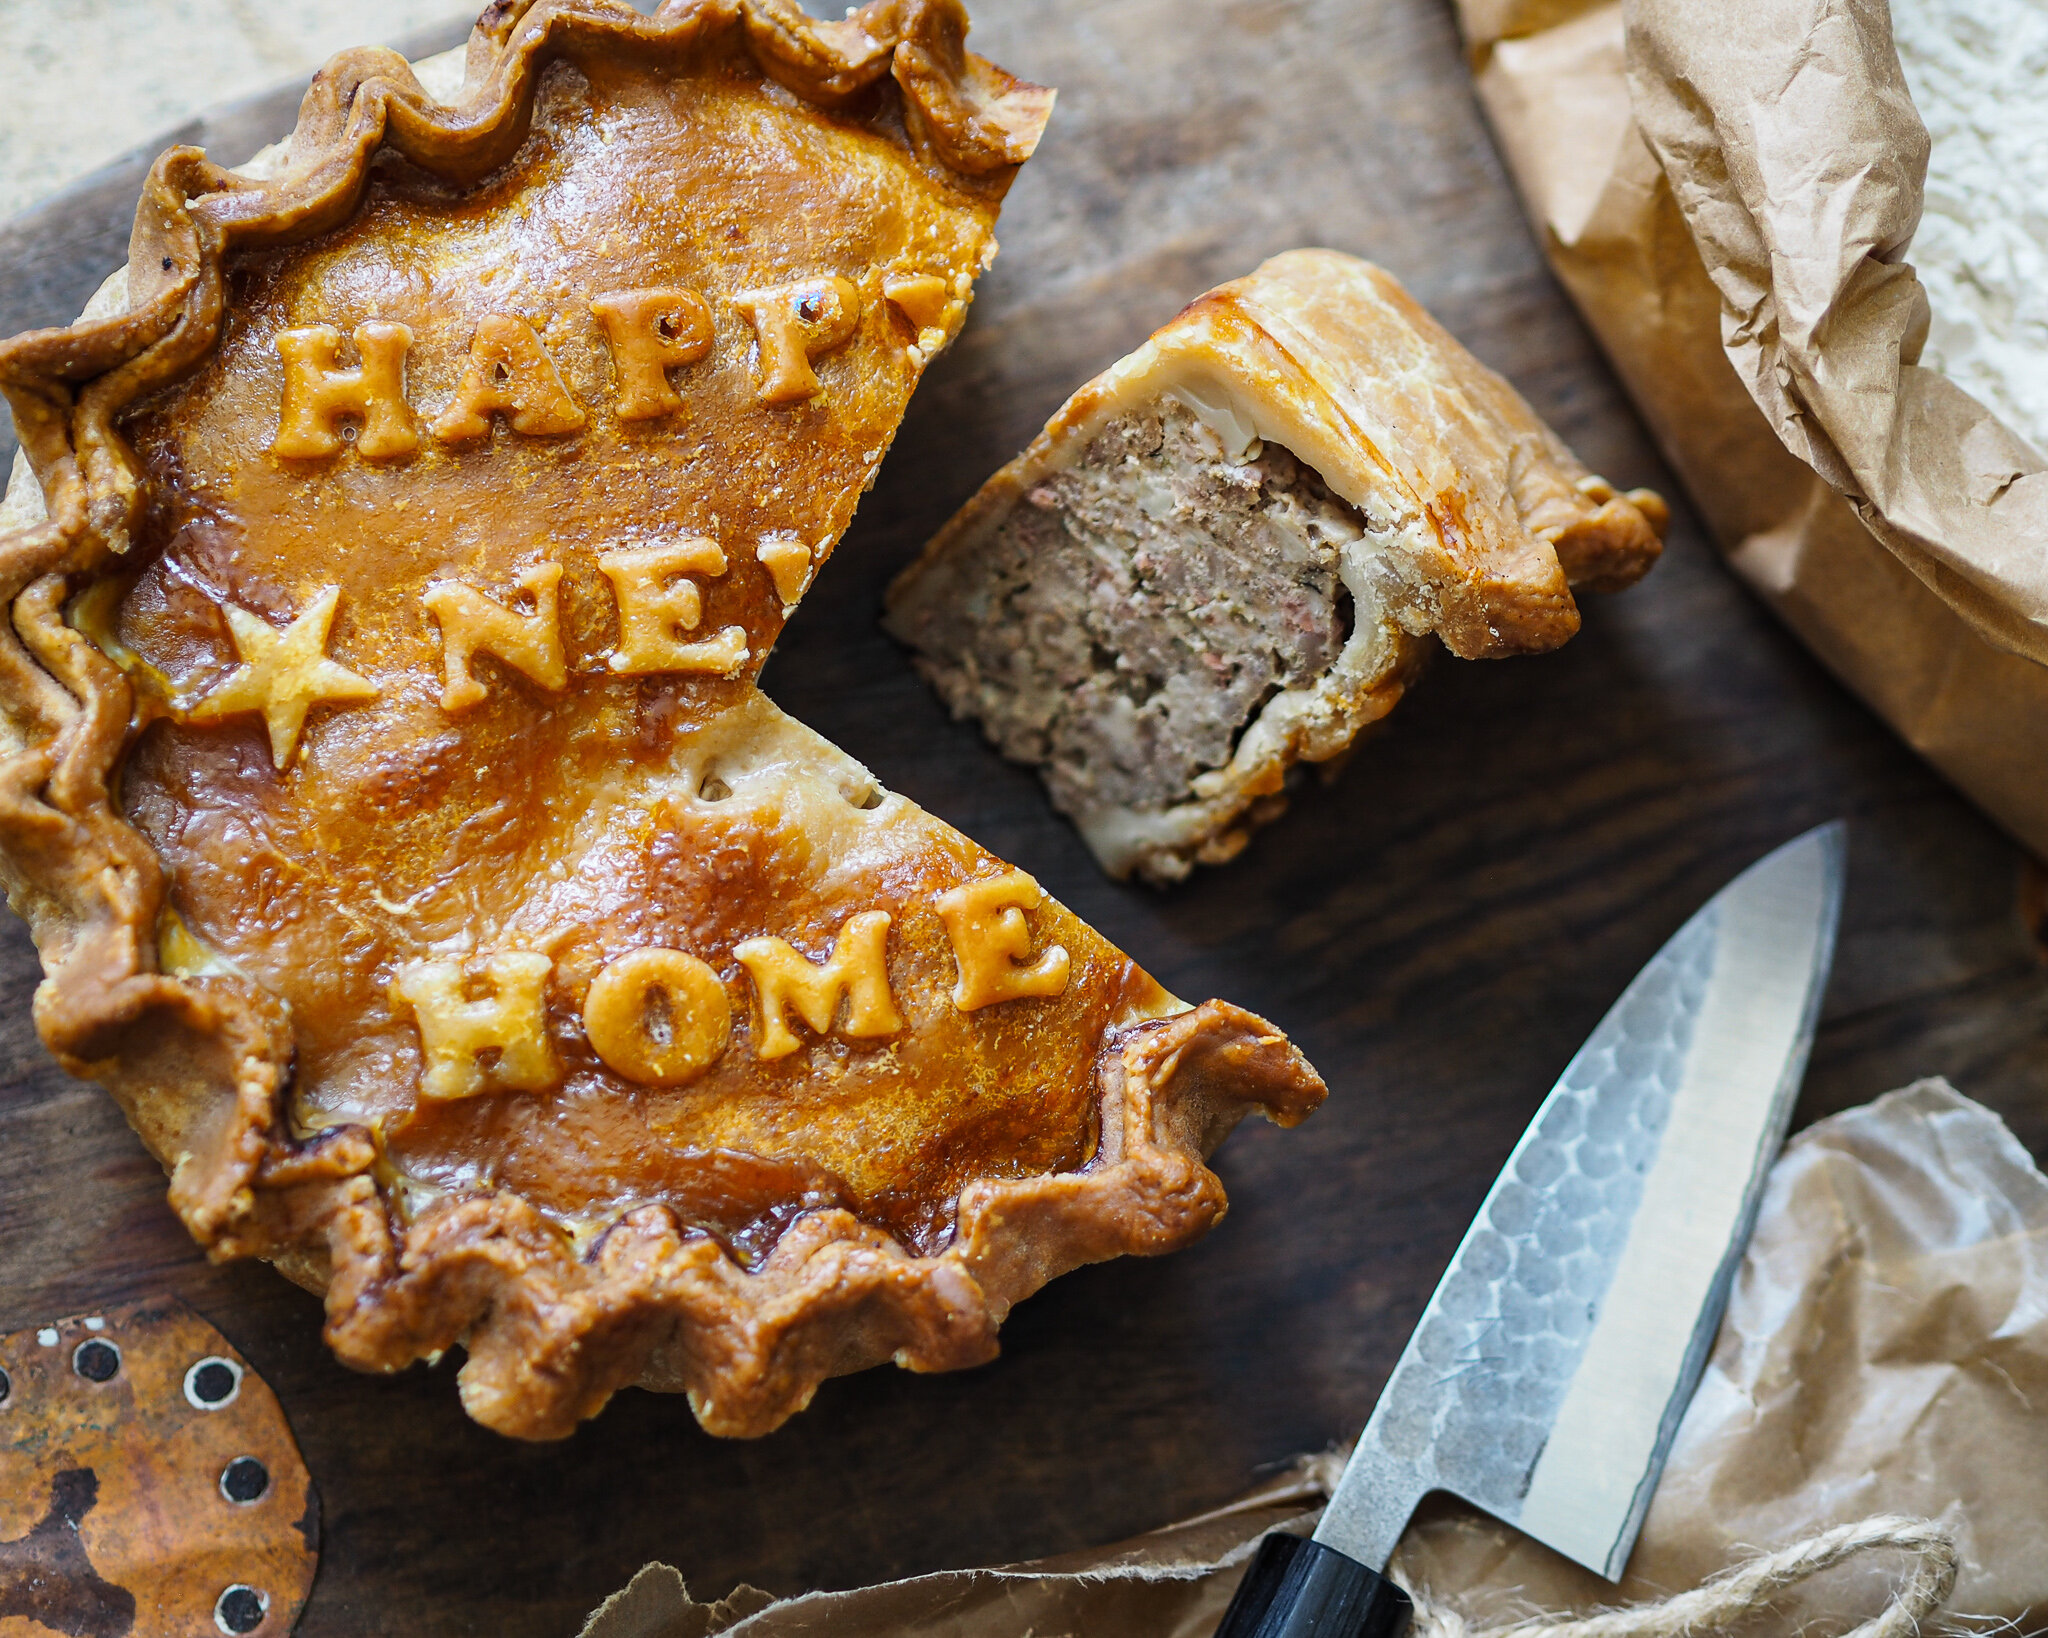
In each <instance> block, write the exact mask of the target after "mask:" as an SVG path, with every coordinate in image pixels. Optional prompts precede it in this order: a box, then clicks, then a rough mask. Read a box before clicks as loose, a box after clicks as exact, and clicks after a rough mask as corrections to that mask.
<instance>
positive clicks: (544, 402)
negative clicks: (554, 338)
mask: <svg viewBox="0 0 2048 1638" xmlns="http://www.w3.org/2000/svg"><path fill="white" fill-rule="evenodd" d="M494 413H496V414H501V415H503V416H504V417H505V418H506V419H507V420H508V421H510V422H511V423H512V430H513V431H514V432H525V433H531V434H533V435H535V436H537V437H547V436H551V435H553V434H555V433H559V432H574V431H575V430H576V429H577V428H578V427H580V426H582V425H583V423H584V421H585V420H587V419H588V417H586V416H585V415H584V413H583V406H582V405H580V404H578V403H577V402H576V400H575V399H574V398H572V397H570V395H569V389H568V387H567V386H566V385H565V384H564V383H563V381H562V372H561V371H559V370H557V369H556V368H555V361H554V360H553V359H552V358H550V357H549V356H548V350H547V348H546V347H544V346H542V345H541V339H540V337H539V336H537V335H535V334H534V333H533V326H532V325H530V324H528V323H527V322H526V321H525V320H524V319H516V318H507V317H506V316H505V315H504V314H503V313H486V314H485V315H484V317H483V319H482V321H481V322H480V323H478V325H477V327H476V336H475V338H474V339H473V340H471V342H470V344H469V365H468V367H467V368H466V369H465V370H464V371H463V372H462V385H461V386H459V387H457V388H456V389H455V396H454V398H453V399H451V400H450V401H449V404H448V407H447V408H446V409H444V410H443V411H442V412H441V413H440V415H439V416H438V417H437V418H436V419H435V421H434V436H435V437H436V438H438V439H440V441H441V442H442V443H444V444H467V443H474V442H475V441H476V440H477V439H479V438H488V437H489V436H490V435H491V416H492V415H493V414H494Z"/></svg>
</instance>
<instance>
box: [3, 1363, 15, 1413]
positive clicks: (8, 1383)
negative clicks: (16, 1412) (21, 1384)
mask: <svg viewBox="0 0 2048 1638" xmlns="http://www.w3.org/2000/svg"><path fill="white" fill-rule="evenodd" d="M13 1397H14V1378H13V1377H11V1376H9V1375H8V1374H7V1373H6V1372H5V1371H0V1405H5V1404H6V1403H7V1401H8V1400H10V1399H12V1398H13Z"/></svg>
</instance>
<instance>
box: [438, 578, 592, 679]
mask: <svg viewBox="0 0 2048 1638" xmlns="http://www.w3.org/2000/svg"><path fill="white" fill-rule="evenodd" d="M561 581H562V566H561V564H559V563H540V564H536V565H535V566H534V567H533V568H531V569H527V570H525V571H524V572H523V573H522V574H521V575H520V576H519V584H520V587H521V588H522V589H523V590H524V591H525V592H526V593H527V594H528V595H529V596H530V597H532V599H533V613H531V614H519V613H517V612H515V611H514V610H512V609H508V608H506V607H505V606H504V604H502V603H494V602H492V601H491V600H490V599H489V598H488V597H486V596H484V595H483V593H481V592H478V591H472V590H471V589H470V588H469V587H468V586H464V585H461V584H459V583H457V582H456V581H453V580H431V581H429V582H428V583H427V589H426V590H425V591H424V592H422V593H421V594H420V601H421V602H422V603H424V604H426V605H427V612H428V613H429V614H431V615H433V617H434V618H435V620H436V621H438V622H439V623H440V627H441V653H442V663H443V665H444V667H445V677H446V681H445V683H444V685H443V687H442V689H441V709H442V710H444V711H462V710H466V709H468V708H469V707H470V706H472V705H474V704H476V702H477V701H478V700H480V699H482V698H483V697H484V685H483V684H482V683H480V682H478V681H477V680H476V678H475V677H474V676H473V675H471V673H470V669H469V662H470V661H471V660H472V659H474V658H475V657H476V656H477V654H478V653H479V652H481V653H485V654H495V655H496V656H497V657H498V658H499V659H501V660H503V661H504V662H505V663H506V664H507V665H509V666H512V667H514V668H515V669H516V670H519V671H522V672H524V673H525V674H526V675H527V676H529V677H531V678H532V679H533V680H534V681H535V682H537V683H539V684H540V685H541V687H543V688H553V689H557V690H559V689H563V688H567V687H568V686H569V667H568V663H567V661H565V660H564V659H563V657H562V621H561V614H560V611H559V608H558V604H557V598H558V594H559V591H560V587H561Z"/></svg>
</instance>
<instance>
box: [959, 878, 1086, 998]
mask: <svg viewBox="0 0 2048 1638" xmlns="http://www.w3.org/2000/svg"><path fill="white" fill-rule="evenodd" d="M1043 897H1044V895H1043V894H1042V893H1041V892H1040V891H1039V888H1038V883H1036V882H1035V881H1033V880H1032V879H1031V878H1030V877H1029V876H1027V875H1025V874H1024V872H1023V871H1021V870H1011V871H1006V872H1005V873H1004V874H1002V875H1000V876H990V877H988V878H987V879H986V880H984V881H978V882H967V883H965V884H964V885H963V886H960V887H956V888H954V889H953V890H952V891H951V892H949V893H941V894H940V895H939V898H938V908H939V918H940V919H941V920H942V921H944V922H945V924H946V936H947V937H948V938H950V939H951V940H952V941H953V959H954V960H955V961H956V962H958V963H959V966H960V981H959V982H958V983H957V984H955V985H954V986H953V1005H954V1006H956V1007H958V1008H959V1009H960V1010H961V1011H962V1012H972V1011H974V1009H975V1008H976V1007H986V1006H992V1005H993V1004H994V1003H996V1002H998V1001H1017V1000H1021V999H1022V998H1023V997H1025V996H1030V995H1058V994H1060V993H1061V992H1062V991H1064V990H1065V989H1066V987H1067V973H1068V970H1069V968H1070V966H1071V963H1070V962H1069V961H1068V959H1067V952H1066V950H1065V949H1064V948H1062V947H1061V946H1060V945H1057V944H1051V945H1047V946H1046V950H1045V954H1043V955H1042V956H1040V957H1039V958H1038V959H1037V960H1036V961H1033V962H1031V964H1030V965H1029V966H1028V967H1027V966H1024V965H1023V963H1024V962H1025V961H1026V960H1027V959H1029V957H1030V955H1031V929H1030V928H1029V927H1028V926H1026V925H1025V922H1024V912H1025V911H1026V910H1035V909H1037V908H1038V903H1039V900H1040V899H1041V898H1043Z"/></svg>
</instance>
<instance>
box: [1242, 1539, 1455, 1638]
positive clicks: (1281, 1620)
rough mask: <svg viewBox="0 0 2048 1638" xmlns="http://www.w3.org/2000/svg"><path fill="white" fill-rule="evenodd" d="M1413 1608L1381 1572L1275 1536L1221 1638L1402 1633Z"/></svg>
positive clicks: (1368, 1637) (1354, 1637) (1390, 1637)
mask: <svg viewBox="0 0 2048 1638" xmlns="http://www.w3.org/2000/svg"><path fill="white" fill-rule="evenodd" d="M1414 1613H1415V1606H1414V1604H1412V1603H1411V1602H1409V1599H1408V1595H1407V1594H1406V1593H1404V1592H1403V1591H1402V1590H1401V1589H1400V1588H1399V1587H1397V1586H1395V1585H1394V1584H1393V1582H1391V1581H1389V1580H1388V1579H1387V1578H1386V1577H1385V1576H1383V1575H1381V1574H1380V1573H1379V1572H1378V1571H1377V1570H1368V1569H1367V1568H1366V1567H1365V1566H1364V1565H1363V1564H1361V1563H1359V1562H1358V1560H1357V1559H1355V1558H1350V1557H1347V1556H1346V1555H1345V1554H1343V1553H1340V1552H1338V1551H1337V1549H1336V1548H1334V1547H1325V1546H1324V1545H1323V1544H1322V1543H1321V1542H1320V1541H1311V1540H1309V1539H1308V1537H1306V1536H1288V1535H1270V1536H1268V1537H1266V1539H1265V1540H1264V1541H1262V1542H1260V1543H1259V1550H1258V1553H1257V1555H1256V1556H1255V1557H1254V1558H1253V1559H1252V1562H1251V1567H1250V1568H1249V1569H1247V1570H1246V1571H1245V1572H1244V1579H1243V1580H1242V1581H1240V1582H1239V1583H1238V1584H1237V1596H1236V1597H1235V1598H1233V1599H1231V1601H1230V1608H1229V1609H1228V1610H1226V1611H1224V1614H1223V1625H1222V1626H1220V1627H1218V1628H1217V1629H1216V1638H1401V1634H1402V1633H1404V1632H1406V1631H1407V1630H1408V1618H1409V1616H1411V1615H1413V1614H1414Z"/></svg>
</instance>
